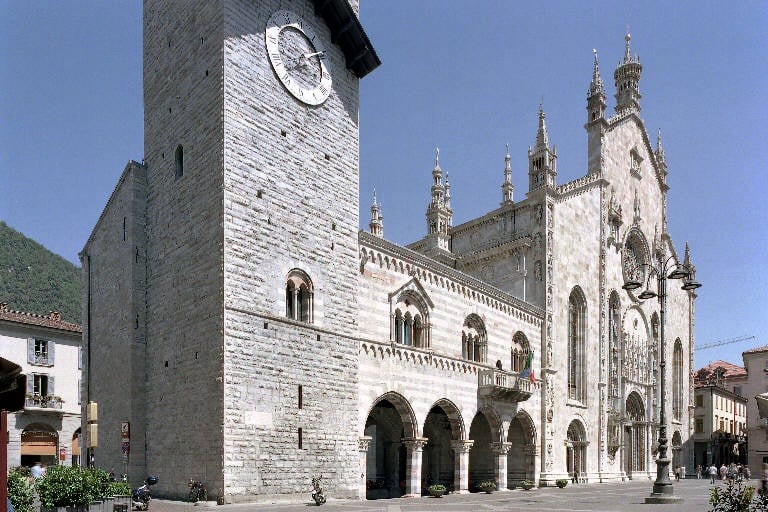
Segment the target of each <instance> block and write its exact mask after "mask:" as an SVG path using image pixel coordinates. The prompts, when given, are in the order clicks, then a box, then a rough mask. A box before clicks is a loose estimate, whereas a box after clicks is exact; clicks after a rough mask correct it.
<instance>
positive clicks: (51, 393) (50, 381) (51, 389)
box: [48, 375, 56, 396]
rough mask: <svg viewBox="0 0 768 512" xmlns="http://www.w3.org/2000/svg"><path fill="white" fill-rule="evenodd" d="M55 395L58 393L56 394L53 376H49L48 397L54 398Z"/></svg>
mask: <svg viewBox="0 0 768 512" xmlns="http://www.w3.org/2000/svg"><path fill="white" fill-rule="evenodd" d="M55 394H56V393H55V392H54V389H53V375H49V376H48V396H53V395H55Z"/></svg>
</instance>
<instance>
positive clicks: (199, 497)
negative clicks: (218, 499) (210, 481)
mask: <svg viewBox="0 0 768 512" xmlns="http://www.w3.org/2000/svg"><path fill="white" fill-rule="evenodd" d="M187 487H189V496H188V499H189V501H191V502H192V503H197V502H198V501H208V490H207V489H206V488H205V484H204V483H203V482H198V481H197V480H193V479H191V478H190V479H189V483H188V484H187Z"/></svg>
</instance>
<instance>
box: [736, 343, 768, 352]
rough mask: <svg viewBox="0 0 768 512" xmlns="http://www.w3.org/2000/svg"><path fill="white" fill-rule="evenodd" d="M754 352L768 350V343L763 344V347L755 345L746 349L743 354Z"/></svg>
mask: <svg viewBox="0 0 768 512" xmlns="http://www.w3.org/2000/svg"><path fill="white" fill-rule="evenodd" d="M753 352H768V345H763V346H762V347H755V348H751V349H749V350H745V351H744V352H742V354H751V353H753Z"/></svg>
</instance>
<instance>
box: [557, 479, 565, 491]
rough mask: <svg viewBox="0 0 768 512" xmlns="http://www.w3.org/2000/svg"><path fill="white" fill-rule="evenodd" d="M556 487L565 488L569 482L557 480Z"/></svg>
mask: <svg viewBox="0 0 768 512" xmlns="http://www.w3.org/2000/svg"><path fill="white" fill-rule="evenodd" d="M555 485H557V486H558V487H559V488H561V489H562V488H563V487H565V486H566V485H568V480H567V479H565V478H560V479H559V480H555Z"/></svg>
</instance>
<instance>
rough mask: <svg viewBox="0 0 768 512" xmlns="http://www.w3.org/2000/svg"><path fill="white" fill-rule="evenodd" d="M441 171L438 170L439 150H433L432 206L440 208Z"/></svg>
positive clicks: (441, 200)
mask: <svg viewBox="0 0 768 512" xmlns="http://www.w3.org/2000/svg"><path fill="white" fill-rule="evenodd" d="M444 191H445V189H444V188H443V170H442V169H441V168H440V148H437V147H436V148H435V167H433V168H432V204H433V205H434V206H442V205H443V202H444V196H443V194H444Z"/></svg>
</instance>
